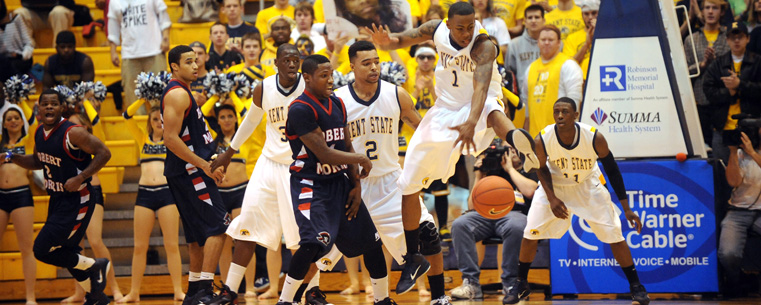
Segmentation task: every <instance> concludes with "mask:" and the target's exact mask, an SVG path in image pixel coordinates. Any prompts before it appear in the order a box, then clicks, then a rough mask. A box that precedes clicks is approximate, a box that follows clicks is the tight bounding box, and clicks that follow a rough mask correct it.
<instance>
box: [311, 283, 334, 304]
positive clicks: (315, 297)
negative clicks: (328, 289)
mask: <svg viewBox="0 0 761 305" xmlns="http://www.w3.org/2000/svg"><path fill="white" fill-rule="evenodd" d="M304 295H305V299H306V303H304V304H306V305H333V304H331V303H329V302H328V301H327V300H325V298H326V297H327V296H326V295H325V293H324V292H322V290H320V287H319V286H314V287H312V288H311V289H309V290H307V292H306V293H305V294H304Z"/></svg>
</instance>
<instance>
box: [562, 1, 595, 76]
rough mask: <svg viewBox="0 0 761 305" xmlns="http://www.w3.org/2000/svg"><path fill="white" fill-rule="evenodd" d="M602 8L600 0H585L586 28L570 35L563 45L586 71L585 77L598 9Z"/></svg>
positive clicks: (565, 50)
mask: <svg viewBox="0 0 761 305" xmlns="http://www.w3.org/2000/svg"><path fill="white" fill-rule="evenodd" d="M599 9H600V1H599V0H583V2H582V4H581V18H582V19H584V26H586V30H584V31H576V32H573V33H571V35H568V37H567V38H566V40H565V45H564V46H563V54H565V55H568V56H569V57H571V58H573V60H575V61H576V62H577V63H579V65H581V70H582V71H584V79H587V70H588V69H589V53H590V52H589V51H591V50H592V41H593V39H594V35H595V24H597V11H598V10H599Z"/></svg>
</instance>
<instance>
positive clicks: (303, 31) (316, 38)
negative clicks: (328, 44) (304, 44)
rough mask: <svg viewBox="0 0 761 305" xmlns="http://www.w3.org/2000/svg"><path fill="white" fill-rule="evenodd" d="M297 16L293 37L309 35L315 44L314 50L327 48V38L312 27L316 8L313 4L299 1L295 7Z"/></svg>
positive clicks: (294, 39)
mask: <svg viewBox="0 0 761 305" xmlns="http://www.w3.org/2000/svg"><path fill="white" fill-rule="evenodd" d="M295 17H296V29H295V30H293V31H291V39H292V40H293V41H296V40H298V39H299V37H301V36H307V37H309V39H310V40H311V41H312V44H314V47H313V50H314V51H317V50H322V49H323V48H325V38H323V37H322V35H321V34H320V33H318V32H317V31H315V30H313V29H312V25H314V8H313V7H312V5H311V4H309V2H306V1H302V2H299V4H297V5H296V8H295ZM328 58H330V57H328Z"/></svg>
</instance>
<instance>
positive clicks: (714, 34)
mask: <svg viewBox="0 0 761 305" xmlns="http://www.w3.org/2000/svg"><path fill="white" fill-rule="evenodd" d="M703 34H705V35H706V40H708V46H709V47H713V43H714V42H716V39H717V38H719V30H715V31H707V30H703Z"/></svg>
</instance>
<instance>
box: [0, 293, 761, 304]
mask: <svg viewBox="0 0 761 305" xmlns="http://www.w3.org/2000/svg"><path fill="white" fill-rule="evenodd" d="M531 296H532V297H530V298H529V300H528V301H524V302H522V303H520V305H549V304H560V305H607V304H612V305H628V304H631V301H627V300H611V299H604V298H611V297H614V296H613V295H591V296H590V298H596V299H594V300H562V299H553V300H549V301H545V300H544V295H543V294H542V292H541V291H534V292H533V293H532V295H531ZM672 296H673V295H663V296H661V295H655V296H654V297H655V298H656V299H655V300H654V301H652V302H650V304H653V305H658V304H665V305H688V304H689V305H692V304H701V305H751V304H753V305H758V304H761V298H745V299H738V300H732V301H699V300H660V299H659V298H666V297H672ZM392 297H393V298H394V300H396V302H397V303H399V305H429V304H430V299H421V298H419V297H418V296H417V293H415V291H412V292H410V293H407V294H405V295H401V296H398V295H393V294H392ZM582 297H584V296H582ZM651 297H652V296H651ZM600 298H603V299H600ZM328 301H330V302H332V303H333V304H335V305H346V304H353V305H354V304H356V305H372V304H373V302H372V300H371V299H368V298H367V297H366V296H365V295H364V294H359V295H352V296H341V295H339V294H338V293H328ZM275 303H276V300H265V301H256V300H254V299H247V300H246V301H245V302H244V301H243V300H242V299H239V304H241V305H243V304H246V305H275ZM0 304H24V303H18V302H14V303H3V302H0ZM53 304H60V303H59V301H53V302H51V301H46V302H39V305H53ZM111 304H115V302H112V303H111ZM133 304H140V305H174V304H177V305H179V304H180V302H176V303H175V302H172V301H171V298H170V297H164V298H162V297H144V298H142V299H141V301H140V302H139V303H133ZM453 304H454V305H501V304H502V301H501V296H496V295H487V296H486V298H485V299H484V300H482V301H481V300H479V301H455V302H453Z"/></svg>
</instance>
